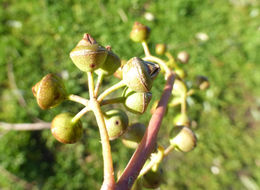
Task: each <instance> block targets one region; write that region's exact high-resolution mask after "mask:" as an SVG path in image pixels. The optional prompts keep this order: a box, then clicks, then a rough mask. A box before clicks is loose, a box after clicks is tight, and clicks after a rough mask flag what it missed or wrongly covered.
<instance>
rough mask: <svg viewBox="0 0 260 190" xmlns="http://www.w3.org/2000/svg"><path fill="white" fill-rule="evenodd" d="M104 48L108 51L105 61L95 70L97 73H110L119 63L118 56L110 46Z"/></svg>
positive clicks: (114, 70)
mask: <svg viewBox="0 0 260 190" xmlns="http://www.w3.org/2000/svg"><path fill="white" fill-rule="evenodd" d="M106 49H107V51H108V54H107V58H106V61H105V62H104V63H103V64H102V65H101V66H100V68H99V69H97V70H96V71H95V73H97V74H98V75H99V74H104V75H112V74H113V73H114V72H116V70H117V69H118V68H119V67H120V65H121V61H120V59H119V57H118V56H117V55H116V54H115V53H114V52H113V51H112V50H111V47H110V46H108V47H107V48H106Z"/></svg>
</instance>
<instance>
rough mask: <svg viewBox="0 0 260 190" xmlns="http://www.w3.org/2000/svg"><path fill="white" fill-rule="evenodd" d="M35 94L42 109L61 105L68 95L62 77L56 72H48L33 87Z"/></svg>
mask: <svg viewBox="0 0 260 190" xmlns="http://www.w3.org/2000/svg"><path fill="white" fill-rule="evenodd" d="M32 92H33V95H34V96H35V97H36V100H37V103H38V105H39V106H40V108H42V109H49V108H53V107H55V106H57V105H59V104H60V103H61V102H62V101H63V100H64V99H65V98H66V96H67V93H66V90H65V87H64V84H63V82H62V79H61V78H60V77H59V76H58V75H56V74H48V75H46V76H45V77H43V78H42V80H41V81H39V82H38V83H36V85H34V86H33V87H32Z"/></svg>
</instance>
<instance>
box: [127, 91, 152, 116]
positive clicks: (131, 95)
mask: <svg viewBox="0 0 260 190" xmlns="http://www.w3.org/2000/svg"><path fill="white" fill-rule="evenodd" d="M124 97H125V101H124V106H125V108H126V109H127V110H128V111H130V112H132V113H135V114H143V113H144V112H145V111H146V109H147V107H148V105H149V103H150V101H151V99H152V93H151V92H135V91H132V90H131V89H129V88H127V90H126V92H125V95H124Z"/></svg>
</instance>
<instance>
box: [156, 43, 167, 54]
mask: <svg viewBox="0 0 260 190" xmlns="http://www.w3.org/2000/svg"><path fill="white" fill-rule="evenodd" d="M165 52H166V45H165V44H156V46H155V53H156V54H157V55H163V54H164V53H165Z"/></svg>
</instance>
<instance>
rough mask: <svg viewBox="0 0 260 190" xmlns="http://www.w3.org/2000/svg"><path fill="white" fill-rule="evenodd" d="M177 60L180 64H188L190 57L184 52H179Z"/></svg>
mask: <svg viewBox="0 0 260 190" xmlns="http://www.w3.org/2000/svg"><path fill="white" fill-rule="evenodd" d="M177 58H178V60H179V61H180V62H181V63H184V64H185V63H188V62H189V59H190V55H189V54H188V53H187V52H186V51H181V52H179V53H178V55H177Z"/></svg>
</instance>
